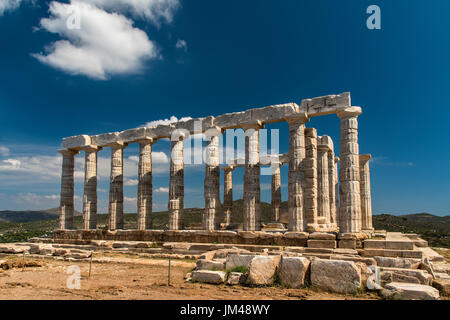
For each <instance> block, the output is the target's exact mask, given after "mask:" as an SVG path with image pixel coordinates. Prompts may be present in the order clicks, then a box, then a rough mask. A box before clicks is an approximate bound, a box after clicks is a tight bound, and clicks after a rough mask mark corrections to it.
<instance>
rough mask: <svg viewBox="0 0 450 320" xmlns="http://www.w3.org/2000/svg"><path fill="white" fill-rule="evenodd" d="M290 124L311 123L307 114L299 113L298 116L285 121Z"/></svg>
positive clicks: (294, 115)
mask: <svg viewBox="0 0 450 320" xmlns="http://www.w3.org/2000/svg"><path fill="white" fill-rule="evenodd" d="M284 120H285V121H286V122H288V123H297V122H301V123H306V122H309V117H308V114H307V113H306V112H299V113H297V114H293V115H290V116H289V117H287V118H285V119H284Z"/></svg>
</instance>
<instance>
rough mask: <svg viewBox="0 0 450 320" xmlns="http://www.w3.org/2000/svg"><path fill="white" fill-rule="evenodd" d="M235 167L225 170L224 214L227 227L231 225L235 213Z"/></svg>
mask: <svg viewBox="0 0 450 320" xmlns="http://www.w3.org/2000/svg"><path fill="white" fill-rule="evenodd" d="M233 170H234V167H233V166H229V167H226V168H223V213H224V223H225V225H226V226H229V225H230V224H231V214H232V212H233Z"/></svg>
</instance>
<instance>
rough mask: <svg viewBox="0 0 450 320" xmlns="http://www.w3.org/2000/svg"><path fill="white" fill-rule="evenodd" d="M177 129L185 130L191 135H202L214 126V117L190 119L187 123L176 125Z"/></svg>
mask: <svg viewBox="0 0 450 320" xmlns="http://www.w3.org/2000/svg"><path fill="white" fill-rule="evenodd" d="M174 126H175V129H185V130H187V131H189V132H190V133H191V134H194V133H202V132H204V131H205V130H206V129H209V128H212V127H213V126H214V117H212V116H209V117H206V118H197V119H190V120H187V121H182V122H177V123H175V124H174Z"/></svg>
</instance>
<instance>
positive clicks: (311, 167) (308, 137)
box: [304, 128, 319, 232]
mask: <svg viewBox="0 0 450 320" xmlns="http://www.w3.org/2000/svg"><path fill="white" fill-rule="evenodd" d="M305 143H306V158H305V160H304V163H305V165H304V172H305V195H304V199H305V200H304V202H305V219H306V224H307V230H308V231H309V232H314V231H319V227H318V224H317V223H318V214H317V192H318V184H317V130H316V129H314V128H306V129H305Z"/></svg>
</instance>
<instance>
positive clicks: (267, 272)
mask: <svg viewBox="0 0 450 320" xmlns="http://www.w3.org/2000/svg"><path fill="white" fill-rule="evenodd" d="M279 261H280V258H279V257H274V256H256V257H254V258H253V259H252V260H251V261H250V263H249V266H248V269H249V271H248V277H247V282H248V283H249V284H253V285H269V284H272V283H273V281H274V275H275V271H276V269H277V267H278V265H279Z"/></svg>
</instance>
